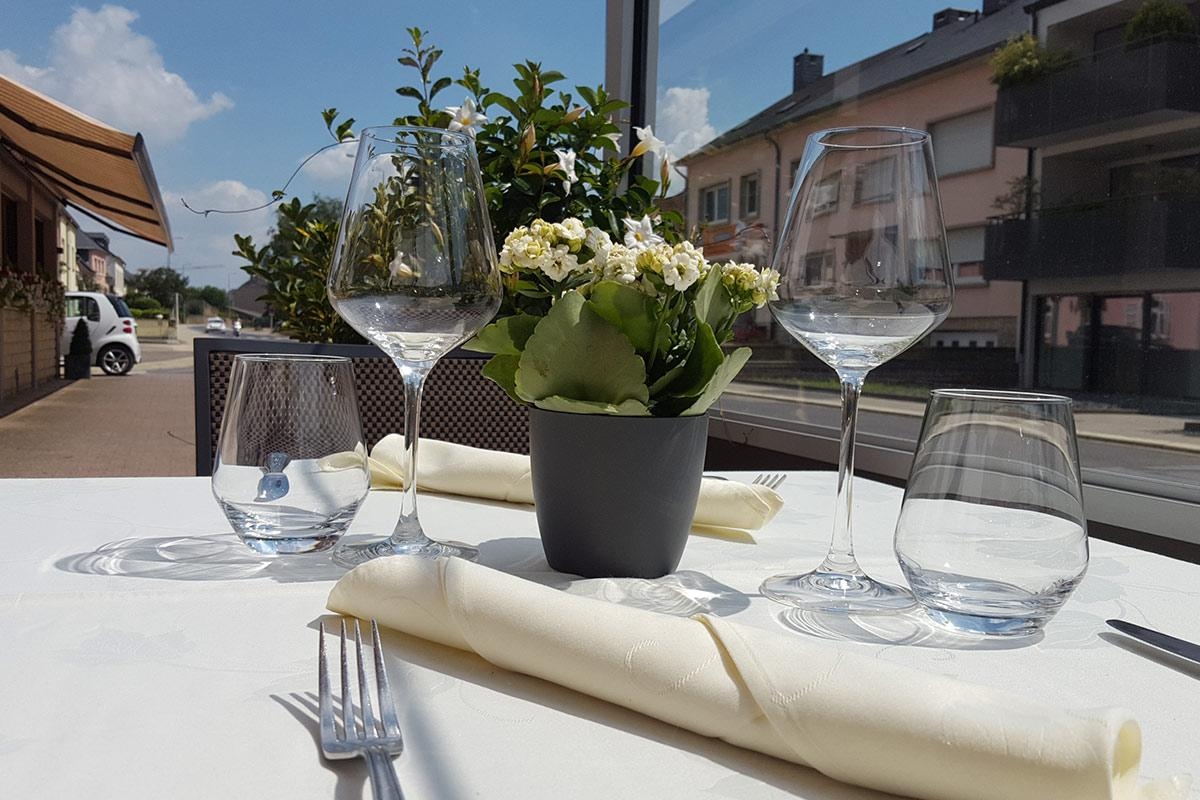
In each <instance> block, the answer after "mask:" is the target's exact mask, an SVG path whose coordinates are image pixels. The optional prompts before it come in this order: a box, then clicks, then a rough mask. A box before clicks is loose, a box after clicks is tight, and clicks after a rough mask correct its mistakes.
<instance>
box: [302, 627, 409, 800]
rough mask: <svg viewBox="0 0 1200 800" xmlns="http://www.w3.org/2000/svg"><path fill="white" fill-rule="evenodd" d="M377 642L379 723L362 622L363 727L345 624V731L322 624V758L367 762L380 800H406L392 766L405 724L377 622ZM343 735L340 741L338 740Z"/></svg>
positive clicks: (357, 644) (358, 641)
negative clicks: (336, 703)
mask: <svg viewBox="0 0 1200 800" xmlns="http://www.w3.org/2000/svg"><path fill="white" fill-rule="evenodd" d="M371 638H372V645H373V649H374V651H375V680H376V684H377V686H378V703H377V705H378V707H379V719H378V720H376V719H375V715H374V714H373V713H372V711H371V688H370V684H369V683H368V682H367V669H366V664H365V662H364V661H363V650H362V631H361V629H360V628H359V625H358V620H355V621H354V650H355V655H356V659H355V660H356V662H357V665H358V698H359V707H360V708H361V709H362V725H361V726H360V725H359V724H358V720H356V718H355V713H354V687H353V685H352V684H351V683H350V666H349V663H348V662H349V659H348V658H347V652H346V651H347V649H348V648H347V645H346V620H344V619H343V620H342V631H341V640H342V670H341V673H342V685H341V706H342V715H341V716H342V724H341V726H340V727H339V726H338V724H337V720H336V718H335V714H334V708H333V706H334V703H333V696H332V694H331V692H330V689H329V667H328V665H327V659H326V657H325V623H323V622H322V623H321V635H320V661H319V663H318V666H317V691H318V704H319V706H320V711H321V752H322V753H324V754H325V757H326V758H331V759H332V758H353V757H355V756H360V757H362V758H363V759H364V760H365V761H366V762H367V769H368V770H369V773H370V776H371V793H372V794H373V795H374V796H375V800H403V797H404V795H403V793H402V792H401V791H400V780H399V778H397V777H396V769H395V767H393V766H392V756H393V755H398V754H399V753H400V751H401V750H403V749H404V740H403V739H402V738H401V736H400V721H399V720H398V719H397V718H396V706H395V704H394V703H392V691H391V688H390V687H389V686H388V678H387V670H386V669H384V666H383V647H382V645H381V644H380V643H379V626H378V625H376V624H375V620H371ZM339 733H340V734H341V735H340V736H339V735H338V734H339Z"/></svg>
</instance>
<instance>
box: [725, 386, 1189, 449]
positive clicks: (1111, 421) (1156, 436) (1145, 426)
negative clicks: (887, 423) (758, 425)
mask: <svg viewBox="0 0 1200 800" xmlns="http://www.w3.org/2000/svg"><path fill="white" fill-rule="evenodd" d="M725 391H726V392H728V393H730V394H740V395H747V396H752V397H769V398H772V399H776V400H788V401H792V402H794V401H798V400H799V401H803V402H804V403H810V404H812V405H823V406H830V407H832V408H838V407H840V406H841V404H842V401H841V398H840V397H839V396H838V395H837V394H836V393H834V392H822V391H818V390H813V389H800V388H788V387H782V386H768V385H765V384H757V383H756V384H749V383H733V384H731V385H730V386H729V388H728V389H726V390H725ZM858 408H859V411H874V412H878V413H883V414H897V415H900V416H906V417H918V418H920V417H922V416H924V415H925V401H923V400H904V399H899V398H891V397H873V396H869V395H864V396H863V397H862V399H860V400H859V403H858ZM1184 421H1185V418H1184V417H1163V416H1153V415H1150V414H1138V413H1136V412H1132V411H1077V412H1075V428H1076V433H1077V435H1078V436H1079V438H1081V439H1095V440H1097V441H1103V442H1112V443H1114V444H1134V445H1142V446H1144V447H1161V448H1165V449H1168V450H1177V451H1180V452H1185V453H1200V436H1189V435H1188V434H1185V433H1184V432H1183V423H1184Z"/></svg>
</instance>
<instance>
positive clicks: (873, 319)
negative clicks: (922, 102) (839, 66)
mask: <svg viewBox="0 0 1200 800" xmlns="http://www.w3.org/2000/svg"><path fill="white" fill-rule="evenodd" d="M772 266H773V267H774V268H775V269H776V270H778V271H779V273H780V279H779V288H778V292H777V293H778V299H777V300H774V301H772V302H771V304H770V308H771V312H772V314H773V315H774V317H775V319H776V320H777V321H778V322H779V324H780V325H781V326H782V327H783V328H784V330H786V331H787V332H788V333H789V334H790V335H791V336H792V337H793V338H794V339H796V340H797V341H798V342H800V344H802V345H803V346H804V347H805V348H807V349H808V350H809V351H810V352H812V353H813V355H815V356H816V357H817V358H819V359H820V360H821V361H823V362H824V363H825V364H827V365H829V366H830V367H832V368H833V369H834V370H835V371H836V372H837V375H838V378H839V381H840V384H841V392H842V436H841V447H840V458H839V465H838V497H837V505H836V507H835V514H834V533H833V539H832V543H831V547H830V551H829V554H828V555H827V556H826V558H825V560H824V562H822V564H821V565H820V566H818V567H817V568H816V569H815V570H813V571H811V572H807V573H801V574H785V575H776V576H774V577H772V578H768V579H767V580H766V581H765V582H764V583H763V585H762V592H763V594H765V595H767V596H768V597H771V598H772V599H774V600H777V601H779V602H782V603H785V604H788V605H792V606H796V607H799V608H804V609H810V610H823V611H855V612H871V611H886V610H892V609H900V608H906V607H910V606H912V605H913V599H912V596H911V595H910V594H908V592H906V591H905V590H903V589H900V588H898V587H894V586H890V585H888V584H884V583H880V582H879V581H875V580H874V579H872V578H870V577H869V576H867V575H866V574H865V573H864V572H863V571H862V569H861V568H860V567H859V566H858V563H857V560H856V559H855V557H854V548H853V543H852V533H851V532H852V527H851V509H852V504H853V492H852V477H853V471H854V433H855V423H856V420H857V407H858V396H859V393H860V391H861V389H862V384H863V381H864V379H865V378H866V375H867V373H868V372H870V370H872V369H874V368H875V367H877V366H879V365H880V364H883V363H885V362H886V361H888V360H890V359H892V358H894V357H895V356H897V355H899V354H900V353H902V352H903V351H904V350H906V349H908V348H909V347H911V346H912V345H913V344H914V343H916V342H917V341H918V340H919V339H920V338H921V337H922V336H924V335H925V334H927V333H928V332H929V331H931V330H932V329H933V328H934V327H936V326H937V325H938V324H939V323H940V322H941V321H942V320H943V319H945V317H946V315H947V314H949V313H950V306H951V303H952V300H953V293H954V289H953V283H952V278H951V273H950V259H949V254H948V252H947V246H946V235H945V229H944V227H943V224H942V213H941V204H940V200H939V198H938V191H937V183H936V172H935V170H934V165H933V150H932V147H931V145H930V140H929V135H928V134H926V133H924V132H923V131H917V130H912V129H909V128H890V127H862V128H837V129H832V130H826V131H818V132H816V133H814V134H812V135H811V136H810V137H809V138H808V141H807V143H806V146H805V150H804V155H803V158H802V159H801V162H800V166H799V169H798V170H797V173H796V179H795V188H794V189H793V192H792V198H791V203H790V205H789V207H788V212H787V217H786V220H785V222H784V225H783V230H782V232H781V235H780V239H779V244H778V246H777V248H776V251H775V255H774V259H773V264H772Z"/></svg>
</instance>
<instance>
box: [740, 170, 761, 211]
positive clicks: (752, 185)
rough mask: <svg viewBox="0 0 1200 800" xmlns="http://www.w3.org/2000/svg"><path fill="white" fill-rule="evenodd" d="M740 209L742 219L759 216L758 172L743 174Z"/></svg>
mask: <svg viewBox="0 0 1200 800" xmlns="http://www.w3.org/2000/svg"><path fill="white" fill-rule="evenodd" d="M738 209H739V210H740V212H741V215H742V219H746V218H747V217H757V216H758V173H757V172H751V173H750V174H749V175H743V176H742V182H741V189H740V191H739V192H738Z"/></svg>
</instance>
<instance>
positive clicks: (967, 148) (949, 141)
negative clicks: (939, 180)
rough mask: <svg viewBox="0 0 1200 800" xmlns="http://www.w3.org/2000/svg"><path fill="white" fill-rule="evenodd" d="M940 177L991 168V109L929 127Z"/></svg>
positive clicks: (936, 123) (973, 112)
mask: <svg viewBox="0 0 1200 800" xmlns="http://www.w3.org/2000/svg"><path fill="white" fill-rule="evenodd" d="M929 135H930V137H931V138H932V139H933V161H934V165H935V166H936V167H937V174H938V176H939V177H945V176H947V175H956V174H958V173H960V172H973V171H974V170H977V169H988V168H990V167H991V166H992V149H993V148H992V109H990V108H985V109H983V110H981V111H972V112H971V113H970V114H963V115H962V116H960V117H954V118H953V119H946V120H942V121H941V122H935V123H933V124H932V125H930V126H929Z"/></svg>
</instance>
